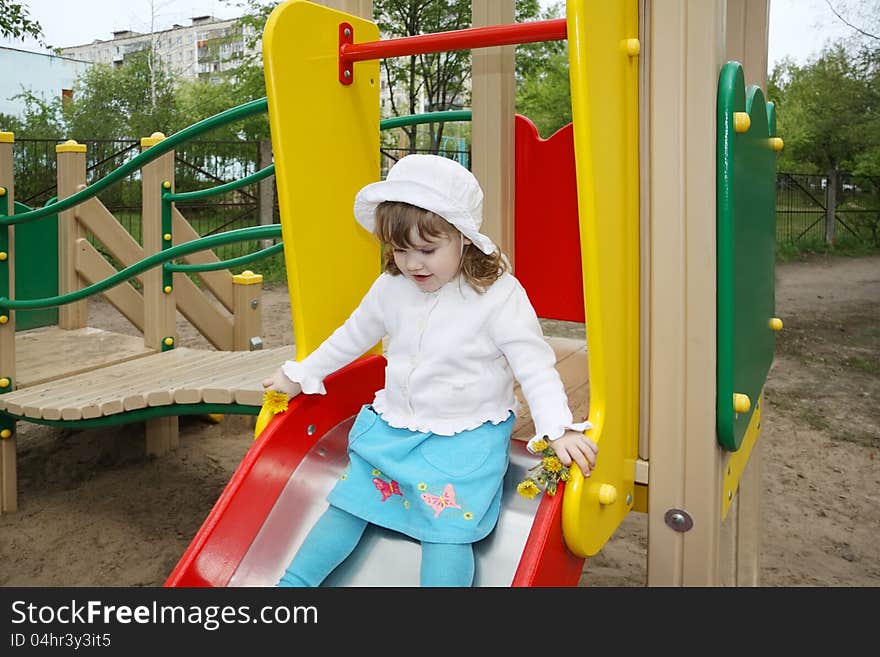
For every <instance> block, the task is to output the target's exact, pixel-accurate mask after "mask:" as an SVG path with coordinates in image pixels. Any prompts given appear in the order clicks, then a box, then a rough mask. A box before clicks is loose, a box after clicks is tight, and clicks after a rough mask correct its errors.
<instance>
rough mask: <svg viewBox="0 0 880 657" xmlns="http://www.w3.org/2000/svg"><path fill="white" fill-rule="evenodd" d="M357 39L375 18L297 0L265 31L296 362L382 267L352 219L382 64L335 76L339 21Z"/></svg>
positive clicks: (373, 139)
mask: <svg viewBox="0 0 880 657" xmlns="http://www.w3.org/2000/svg"><path fill="white" fill-rule="evenodd" d="M343 22H345V23H349V24H350V25H351V26H352V27H353V29H354V42H355V43H361V42H363V41H377V40H378V39H379V29H378V27H376V25H375V24H374V23H371V22H369V21H366V20H363V19H361V18H358V17H356V16H352V15H350V14H346V13H343V12H339V11H336V10H333V9H328V8H327V7H323V6H321V5H316V4H313V3H311V2H303V1H301V0H291V1H289V2H284V3H282V4H280V5H278V6H277V7H276V8H275V10H274V11H273V12H272V14H271V15H270V16H269V20H268V21H267V22H266V28H265V30H264V33H263V65H264V69H265V75H266V97H267V100H268V105H269V126H270V128H271V132H272V149H273V151H274V157H275V180H276V184H277V187H278V205H279V210H280V213H281V236H282V239H283V240H284V261H285V263H286V265H287V283H288V289H289V293H290V309H291V315H292V320H293V335H294V340H295V342H296V358H297V359H298V360H302V359H303V358H305V357H306V356H307V355H308V354H309V353H311V352H312V351H314V349H315V348H316V347H317V346H318V345H320V344H321V342H323V340H324V339H325V338H326V337H327V336H329V335H330V334H331V333H332V332H333V331H334V330H335V329H336V328H337V327H338V326H339V325H340V324H342V323H343V322H344V321H345V319H346V318H347V317H348V316H349V314H351V312H352V310H354V308H355V307H356V306H357V304H358V302H359V301H360V300H361V298H362V297H363V295H364V294H365V293H366V291H367V290H368V289H369V287H370V285H371V284H372V282H373V281H374V280H375V278H376V276H377V275H378V274H379V270H380V264H381V261H380V254H379V244H378V242H377V241H376V240H375V239H374V238H373V237H372V236H371V235H370V234H369V233H367V232H366V231H365V230H363V229H362V228H361V227H360V226H359V225H358V224H357V223H356V221H355V219H354V213H353V212H352V206H353V203H354V196H355V194H356V193H357V192H358V190H359V189H360V188H361V187H363V186H364V185H365V184H367V183H371V182H375V181H377V180H378V179H379V63H378V62H377V61H369V62H358V63H356V64H355V65H354V73H355V75H354V82H353V83H352V84H351V85H343V84H340V82H339V64H338V51H339V24H340V23H343Z"/></svg>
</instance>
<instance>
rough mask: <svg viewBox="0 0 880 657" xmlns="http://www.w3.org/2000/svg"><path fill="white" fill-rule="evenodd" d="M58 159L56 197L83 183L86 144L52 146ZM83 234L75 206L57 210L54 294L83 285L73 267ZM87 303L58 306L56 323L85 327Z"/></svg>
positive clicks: (74, 189) (75, 189) (70, 194)
mask: <svg viewBox="0 0 880 657" xmlns="http://www.w3.org/2000/svg"><path fill="white" fill-rule="evenodd" d="M55 153H56V157H57V158H58V200H59V201H61V200H64V199H65V198H67V197H68V196H72V195H73V194H75V193H76V192H78V191H79V190H80V189H81V187H82V185H85V184H86V146H85V144H78V143H76V141H74V140H73V139H69V140H68V141H67V142H65V143H63V144H59V145H58V146H56V147H55ZM85 236H86V232H85V229H84V228H83V227H82V226H81V225H80V223H79V220H78V219H77V218H76V208H71V209H69V210H64V211H62V212H59V213H58V294H59V295H62V294H69V293H71V292H75V291H76V290H79V289H80V288H82V287H84V286H85V285H86V282H85V281H84V280H83V279H82V278H81V277H80V275H79V273H78V272H77V270H76V249H77V240H78V239H80V238H84V237H85ZM87 303H88V302H87V301H86V300H85V299H83V300H82V301H74V302H73V303H67V304H64V305H63V306H59V307H58V326H59V328H63V329H78V328H85V326H86V322H87V321H88V307H87V306H86V304H87Z"/></svg>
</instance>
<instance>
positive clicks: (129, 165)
mask: <svg viewBox="0 0 880 657" xmlns="http://www.w3.org/2000/svg"><path fill="white" fill-rule="evenodd" d="M267 110H268V102H267V99H266V98H265V97H264V98H259V99H257V100H253V101H251V102H248V103H244V104H242V105H239V106H238V107H233V108H231V109H229V110H226V111H224V112H220V113H219V114H215V115H214V116H211V117H209V118H207V119H204V120H202V121H199V122H198V123H194V124H193V125H191V126H189V127H187V128H184V129H183V130H181V131H180V132H177V133H175V134H173V135H171V136H170V137H167V138H165V139H163V140H162V141H160V142H159V143H157V144H155V145H153V146H151V147H150V148H148V149H147V150H145V151H144V152H143V153H141V154H140V155H138V156H136V157H135V158H133V159H131V160H130V161H128V162H126V163H125V164H124V165H122V166H121V167H119V168H118V169H116V170H115V171H113V172H112V173H110V174H108V175H106V176H105V177H103V178H101V179H100V180H98V181H96V182H94V183H92V184H91V185H89V186H88V187H86V188H85V189H82V190H80V191H79V192H77V193H75V194H73V195H71V196H69V197H67V198H65V199H63V200H61V201H59V200H57V197H56V198H52V199H50V200H49V201H47V202H46V204H45V205H44V206H43V207H42V208H37V209H34V210H29V211H27V212H20V213H16V214H14V215H12V216H7V215H6V212H5V209H4V208H0V250H2V251H7V250H8V249H7V248H6V245H5V242H6V241H7V240H8V236H7V233H8V226H10V225H14V224H23V223H27V222H31V221H36V220H37V219H42V218H44V217H47V216H49V215H54V214H57V213H59V212H62V211H64V210H68V209H70V208H73V207H75V206H77V205H79V204H80V203H82V202H83V201H86V200H88V199H90V198H92V197H94V196H97V195H98V194H99V193H100V192H101V191H103V190H105V189H106V188H107V187H109V186H110V185H112V184H113V183H115V182H117V181H119V180H121V179H122V178H124V177H126V176H128V175H130V174H131V173H132V172H134V171H137V170H139V169H141V168H142V167H143V166H145V165H146V164H149V163H150V162H152V161H153V160H155V159H156V158H158V157H159V156H161V155H163V154H165V153H167V152H168V151H171V150H173V149H174V148H175V147H176V146H178V145H179V144H181V143H183V142H186V141H188V140H190V139H193V138H195V137H198V136H199V135H202V134H204V133H206V132H209V131H211V130H213V129H215V128H217V127H220V126H223V125H225V124H227V123H231V122H233V121H238V120H241V119H244V118H247V117H250V116H253V115H255V114H260V113H262V112H266V111H267ZM470 120H471V112H470V111H469V110H457V111H445V112H428V113H426V114H412V115H409V116H398V117H393V118H390V119H384V120H382V121H381V122H380V123H379V128H380V130H389V129H392V128H399V127H404V126H411V125H421V124H425V123H438V122H446V121H470ZM274 173H275V165H274V164H270V165H269V166H267V167H265V168H263V169H261V170H259V171H256V172H255V173H252V174H250V175H249V176H246V177H244V178H242V179H241V180H235V181H232V182H229V183H224V184H222V185H218V186H216V187H211V188H209V189H202V190H198V191H194V192H180V193H172V192H170V191H164V192H163V193H162V230H163V234H164V235H165V239H164V240H163V249H162V251H161V252H159V253H156V254H153V255H150V256H147V257H146V258H144V259H143V260H141V261H139V262H137V263H135V264H133V265H131V266H129V267H126V268H125V269H122V270H120V271H118V272H117V273H116V274H113V275H112V276H110V277H108V278H106V279H104V280H103V281H99V282H97V283H94V284H92V285H89V286H88V287H84V288H82V289H80V290H76V291H74V292H71V293H68V294H63V295H59V296H54V297H45V298H42V299H27V300H22V299H18V300H13V299H10V298H8V295H9V290H8V281H6V280H4V279H8V272H5V271H4V270H5V269H6V268H2V267H0V309H12V310H33V309H38V308H49V307H54V306H60V305H65V304H68V303H73V302H75V301H80V300H82V299H84V298H86V297H89V296H91V295H92V294H97V293H99V292H103V291H105V290H107V289H110V288H112V287H115V286H116V285H120V284H122V283H124V282H126V281H128V280H131V279H132V278H134V277H135V276H137V275H138V274H141V273H143V272H144V271H146V270H148V269H150V268H152V267H154V266H156V265H159V264H162V266H163V285H171V275H172V273H174V272H185V273H196V272H204V271H215V270H218V269H229V268H230V267H235V266H238V265H242V264H246V263H248V262H252V261H254V260H258V259H261V258H265V257H268V256H270V255H274V254H275V253H278V252H279V251H281V250H282V249H283V248H284V245H283V243H281V242H279V243H277V244H274V245H272V246H270V247H267V248H265V249H261V250H260V251H256V252H254V253H250V254H247V255H244V256H240V257H237V258H232V259H230V260H223V261H219V262H212V263H202V264H178V263H173V262H171V261H172V260H174V259H176V258H180V257H182V256H184V255H188V254H191V253H196V252H198V251H205V250H208V249H212V248H214V247H215V246H220V245H223V244H230V243H233V242H238V241H247V240H255V239H268V238H275V237H280V235H281V227H280V226H279V225H274V224H273V225H271V226H252V227H250V228H243V229H239V230H232V231H226V232H224V233H219V234H217V235H210V236H207V237H202V238H199V239H196V240H192V241H189V242H187V243H185V244H180V245H178V246H171V239H169V238H170V236H171V204H172V203H174V202H177V201H193V200H198V199H204V198H208V197H211V196H216V195H219V194H224V193H226V192H230V191H234V190H236V189H239V188H241V187H244V186H246V185H250V184H252V183H255V182H258V181H260V180H263V179H264V178H267V177H269V176H271V175H273V174H274ZM4 274H5V275H4Z"/></svg>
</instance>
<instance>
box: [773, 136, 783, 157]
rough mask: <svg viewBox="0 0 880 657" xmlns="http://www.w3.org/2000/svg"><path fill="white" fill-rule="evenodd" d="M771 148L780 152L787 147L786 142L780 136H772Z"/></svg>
mask: <svg viewBox="0 0 880 657" xmlns="http://www.w3.org/2000/svg"><path fill="white" fill-rule="evenodd" d="M770 148H772V149H773V150H774V151H776V152H777V153H778V152H779V151H781V150H782V149H783V148H785V142H783V141H782V139H781V138H780V137H770Z"/></svg>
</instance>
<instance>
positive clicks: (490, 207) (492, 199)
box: [471, 0, 516, 267]
mask: <svg viewBox="0 0 880 657" xmlns="http://www.w3.org/2000/svg"><path fill="white" fill-rule="evenodd" d="M471 7H472V10H471V11H472V14H473V25H474V27H481V26H486V25H507V24H510V23H513V22H514V18H515V13H514V2H513V0H473V2H472V4H471ZM514 53H515V50H514V46H497V47H494V48H477V49H474V50H473V51H471V57H472V74H471V82H472V85H471V90H472V93H471V111H472V115H471V144H472V151H471V158H472V165H471V170H472V171H473V173H474V175H475V176H476V177H477V180H479V181H480V184H481V185H482V187H483V192H484V194H485V196H484V200H483V232H484V233H486V234H487V235H488V236H489V237H491V238H492V240H494V242H495V244H497V245H498V247H499V248H500V249H501V251H502V252H503V253H505V254H506V255H507V256H508V258H509V259H510V263H511V265H513V266H514V267H515V266H516V257H515V256H516V254H515V253H514V223H513V217H514V192H515V190H514V173H515V172H514V157H515V144H514V129H513V126H514V111H515V102H514V101H515V97H516V89H515V85H514V79H513V71H514Z"/></svg>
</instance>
